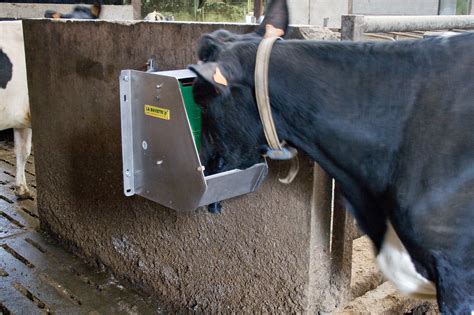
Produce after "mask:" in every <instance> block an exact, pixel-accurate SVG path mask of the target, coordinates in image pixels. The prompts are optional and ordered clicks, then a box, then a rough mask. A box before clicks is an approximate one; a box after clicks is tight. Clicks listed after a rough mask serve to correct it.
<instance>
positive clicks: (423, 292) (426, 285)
mask: <svg viewBox="0 0 474 315" xmlns="http://www.w3.org/2000/svg"><path fill="white" fill-rule="evenodd" d="M376 260H377V264H378V266H379V268H380V270H381V271H382V272H383V274H384V275H385V277H387V279H388V280H390V281H392V282H393V283H394V284H395V285H396V286H397V287H398V289H399V290H400V292H402V293H404V294H407V295H410V296H415V297H423V298H435V297H436V287H435V285H434V283H433V282H431V281H429V280H427V279H426V278H424V277H423V276H422V275H420V274H419V273H418V272H417V271H416V269H415V265H414V264H413V261H412V260H411V258H410V255H409V254H408V251H407V250H406V248H405V246H404V245H403V244H402V242H401V241H400V238H399V237H398V235H397V233H396V232H395V230H394V229H393V226H392V224H391V223H390V222H388V224H387V232H386V233H385V238H384V242H383V244H382V248H381V250H380V252H379V254H378V255H377V258H376Z"/></svg>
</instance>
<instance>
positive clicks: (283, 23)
mask: <svg viewBox="0 0 474 315" xmlns="http://www.w3.org/2000/svg"><path fill="white" fill-rule="evenodd" d="M289 15H290V14H289V12H288V4H287V3H286V0H272V1H271V2H270V3H269V4H268V7H267V9H266V10H265V18H264V19H263V21H262V23H261V24H260V26H259V27H258V29H257V31H256V33H257V34H258V35H260V36H263V37H272V36H278V37H283V36H284V35H285V34H286V33H287V30H288V24H289V20H290V17H289Z"/></svg>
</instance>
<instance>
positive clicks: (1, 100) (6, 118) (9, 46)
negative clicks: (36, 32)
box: [0, 21, 30, 130]
mask: <svg viewBox="0 0 474 315" xmlns="http://www.w3.org/2000/svg"><path fill="white" fill-rule="evenodd" d="M0 34H2V36H0V76H1V77H0V80H1V85H0V130H2V129H6V128H22V127H30V114H29V113H30V110H29V102H28V85H27V79H26V63H25V49H24V43H23V27H22V22H21V21H1V22H0Z"/></svg>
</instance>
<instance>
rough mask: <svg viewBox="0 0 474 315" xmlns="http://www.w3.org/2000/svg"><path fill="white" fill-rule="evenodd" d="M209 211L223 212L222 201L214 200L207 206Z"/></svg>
mask: <svg viewBox="0 0 474 315" xmlns="http://www.w3.org/2000/svg"><path fill="white" fill-rule="evenodd" d="M207 211H209V212H210V213H221V211H222V206H221V203H220V202H214V203H211V204H210V205H208V206H207Z"/></svg>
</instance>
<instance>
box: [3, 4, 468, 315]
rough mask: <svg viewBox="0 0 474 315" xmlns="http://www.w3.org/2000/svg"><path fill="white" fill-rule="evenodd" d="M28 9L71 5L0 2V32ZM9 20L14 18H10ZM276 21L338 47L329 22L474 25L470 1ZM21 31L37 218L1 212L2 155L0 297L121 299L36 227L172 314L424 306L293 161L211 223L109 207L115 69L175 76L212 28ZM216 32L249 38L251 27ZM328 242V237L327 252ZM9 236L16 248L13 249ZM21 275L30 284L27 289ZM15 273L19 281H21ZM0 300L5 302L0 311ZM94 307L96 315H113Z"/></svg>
mask: <svg viewBox="0 0 474 315" xmlns="http://www.w3.org/2000/svg"><path fill="white" fill-rule="evenodd" d="M81 2H83V3H89V4H90V3H93V1H91V0H87V1H81ZM38 3H41V4H42V5H50V4H57V5H63V4H74V3H76V1H69V0H68V1H60V0H56V1H55V0H49V1H32V0H27V1H5V0H0V18H1V17H7V18H11V17H12V16H10V15H9V16H6V14H7V13H8V12H14V13H15V14H17V15H16V16H15V17H18V18H23V17H31V16H27V15H26V13H27V12H32V11H27V9H26V7H20V6H19V4H24V5H30V4H31V5H34V4H38ZM103 4H104V5H105V6H110V7H114V6H116V7H122V9H123V10H122V11H126V14H127V15H126V16H127V17H128V18H127V19H132V18H135V19H136V20H139V19H140V18H141V17H143V16H145V15H146V14H147V13H149V12H151V11H153V10H157V11H159V12H161V13H162V14H164V15H170V16H174V18H175V20H176V21H225V22H245V21H246V17H247V16H257V17H258V16H259V15H260V14H261V12H262V10H263V8H264V6H265V1H263V0H262V1H255V0H252V1H237V0H233V1H232V0H229V1H214V0H207V1H203V0H199V1H197V0H175V1H172V0H144V1H134V0H131V1H121V0H105V1H103ZM11 8H13V9H14V10H13V11H8V10H10V9H11ZM19 8H21V9H19ZM290 9H291V12H292V17H291V19H292V21H293V23H295V24H311V25H314V26H317V27H306V26H297V27H294V28H292V29H291V35H290V36H291V37H292V38H313V39H333V40H334V39H337V38H339V37H340V33H339V30H340V27H341V15H342V14H348V13H354V14H365V15H375V14H390V15H395V14H403V15H423V14H430V15H438V14H441V15H445V14H446V15H450V14H469V13H470V14H472V13H473V11H472V10H473V5H472V1H471V0H420V1H416V3H414V1H411V0H378V1H368V0H366V1H363V0H324V1H323V0H307V1H298V0H291V1H290ZM42 10H43V7H42V8H41V9H40V10H37V11H36V14H41V12H44V11H42ZM137 10H138V11H137ZM132 11H133V12H132ZM2 14H3V15H4V16H2ZM9 14H10V13H9ZM28 14H30V13H28ZM114 14H115V13H114ZM120 14H122V13H120ZM120 16H122V17H123V16H125V15H120ZM37 17H40V16H37ZM117 19H118V18H117ZM322 26H327V27H329V28H330V29H327V28H322ZM24 27H25V44H26V47H25V48H26V52H27V65H28V76H29V78H28V82H29V85H30V87H29V88H30V93H31V106H32V111H33V117H38V120H37V122H36V123H34V124H35V125H34V128H36V131H35V136H34V139H35V140H34V148H35V152H34V155H35V159H36V165H34V164H33V163H34V162H31V163H30V165H29V182H30V183H33V185H35V187H36V185H38V187H40V189H38V199H37V200H38V207H39V208H38V209H37V208H36V204H35V201H36V199H35V200H27V201H24V202H23V203H17V202H15V199H14V198H15V197H14V196H13V194H12V192H11V191H10V190H9V187H8V183H9V181H11V180H12V176H11V174H12V173H13V171H12V165H13V164H14V160H13V159H12V150H11V147H8V146H2V147H1V148H0V153H1V154H0V166H1V169H2V173H1V174H0V205H1V206H2V208H1V211H2V213H1V214H2V216H1V217H0V221H1V222H2V223H4V222H6V223H5V224H6V225H11V226H14V228H12V229H11V230H9V231H10V232H8V233H10V234H9V238H4V239H1V238H0V243H1V244H2V247H1V248H0V252H1V254H2V255H3V256H1V257H10V256H12V255H13V258H11V261H15V259H17V258H18V257H21V259H20V260H21V261H20V262H18V261H15V262H16V263H17V267H15V268H17V269H18V270H19V272H16V273H15V272H13V271H12V272H11V275H13V276H14V277H13V276H11V275H10V276H9V275H8V272H6V271H9V270H10V269H8V268H7V267H5V266H6V265H2V266H0V277H3V278H2V280H3V279H8V281H3V282H2V283H1V284H0V289H1V290H3V291H1V290H0V294H3V293H4V292H8V293H9V294H11V295H10V296H9V297H14V298H15V299H20V297H19V296H20V295H23V296H29V297H31V296H34V297H36V298H38V299H40V298H41V301H40V302H41V303H42V304H41V303H40V302H38V300H35V299H34V298H33V299H32V303H36V305H37V306H38V308H40V309H41V308H42V309H45V308H46V309H49V308H51V309H52V310H54V308H55V307H57V308H56V310H58V309H59V310H64V311H70V312H71V311H74V312H76V311H78V312H79V311H80V310H82V311H84V310H85V309H87V310H89V308H90V310H100V308H99V307H98V306H96V304H94V301H96V300H98V299H102V300H104V299H109V300H114V299H115V298H117V296H116V295H115V294H117V293H116V292H117V290H119V289H120V287H119V285H117V286H114V285H109V280H110V278H107V277H105V276H104V275H103V274H99V275H97V274H96V273H95V271H94V270H95V269H94V270H91V269H90V268H89V269H88V267H84V265H83V264H81V263H79V262H78V261H77V259H76V258H71V256H68V254H66V253H65V252H64V250H62V249H61V248H60V247H59V246H55V245H51V244H50V243H48V242H45V241H44V239H43V238H40V237H39V236H38V234H35V233H34V232H35V231H37V230H38V227H39V224H40V223H39V221H41V226H42V228H43V229H44V230H46V231H48V232H49V233H51V234H52V235H55V236H56V237H57V238H58V239H60V240H61V242H62V243H61V244H62V245H63V246H64V245H65V246H66V247H67V248H68V249H69V250H71V251H73V252H74V253H75V254H76V255H78V256H79V257H82V258H84V259H85V260H87V262H88V263H89V264H93V265H95V267H97V266H98V267H100V268H103V269H104V270H108V271H111V273H112V274H113V275H114V276H115V277H117V278H119V279H121V280H122V281H125V282H126V283H128V284H129V285H130V286H131V287H134V288H138V289H139V290H140V292H141V293H144V292H145V293H148V294H151V295H153V296H154V297H158V298H159V299H160V301H162V302H163V305H166V307H169V308H170V309H174V310H183V309H186V310H190V311H201V312H206V311H208V312H210V311H226V310H231V311H236V312H238V311H251V310H252V309H255V308H257V307H263V308H264V310H267V311H279V312H282V311H287V312H300V311H303V310H323V311H334V310H335V309H337V308H341V307H343V306H346V307H348V308H349V310H362V311H371V312H374V313H379V312H382V311H391V312H406V311H412V310H414V309H418V310H419V311H420V310H427V309H430V307H432V306H431V305H428V304H425V303H418V302H414V301H413V300H411V299H408V298H406V299H405V298H402V297H400V296H399V295H397V294H396V293H395V292H396V291H395V290H394V289H393V288H392V287H391V286H390V285H389V284H387V283H386V282H385V280H384V279H383V278H382V276H381V275H380V273H379V272H378V271H377V270H376V268H375V266H373V264H372V263H371V262H370V258H371V257H370V244H369V243H368V242H367V240H366V239H364V238H360V237H359V236H360V235H358V234H357V233H355V234H352V233H353V232H352V231H351V230H350V229H346V227H347V226H348V227H350V218H349V217H346V216H345V215H344V214H343V212H342V211H341V210H342V209H341V208H337V209H339V210H337V209H336V211H340V212H339V213H338V214H337V215H338V216H337V218H336V220H335V221H334V222H332V218H331V216H330V215H328V214H327V213H328V211H327V210H328V209H330V208H331V203H330V200H328V195H329V197H330V198H331V190H332V182H331V181H330V179H329V178H327V177H325V176H324V174H323V173H322V172H321V170H320V169H318V168H315V169H313V164H312V163H311V162H310V161H309V159H307V158H306V157H302V171H301V174H300V176H299V177H298V179H297V181H296V183H295V184H294V185H292V186H290V187H286V186H281V185H279V184H276V182H277V181H276V178H277V177H278V175H279V173H280V172H282V166H281V165H280V166H278V165H273V166H272V172H271V174H270V179H269V180H268V182H267V184H266V185H265V186H264V187H263V188H262V190H261V191H260V192H258V193H256V194H254V195H251V196H247V197H244V198H238V199H235V200H231V201H229V202H226V204H225V207H226V209H227V210H226V211H225V212H224V213H223V214H222V215H220V216H214V215H211V214H208V213H206V212H205V211H203V210H202V209H201V210H199V211H198V213H197V215H195V216H192V215H190V216H180V215H177V214H176V213H174V212H173V211H170V210H168V209H166V208H163V207H161V206H157V205H156V204H153V203H151V202H148V201H146V200H142V199H139V198H135V199H129V198H125V197H124V196H123V195H122V178H121V156H120V154H121V153H120V149H121V148H120V122H119V121H120V119H119V112H118V110H117V107H118V104H119V100H118V98H119V91H118V77H119V73H120V70H122V69H125V68H139V67H141V66H142V65H143V63H144V62H145V61H146V59H147V58H148V57H149V56H150V55H153V54H154V55H156V56H157V57H158V61H159V64H158V66H159V67H160V68H161V69H164V70H168V69H177V68H183V67H185V66H186V65H187V64H189V63H192V62H194V61H195V55H194V54H195V52H194V47H195V46H196V40H197V38H198V37H199V35H200V34H202V33H205V32H209V31H212V30H215V29H217V28H220V27H221V26H220V25H213V24H193V23H169V24H166V23H163V24H160V23H142V22H139V21H135V22H131V23H129V22H127V23H122V22H117V21H115V22H113V21H108V22H78V21H76V22H68V23H61V22H52V21H45V20H25V23H24ZM228 28H230V29H232V30H233V31H235V32H248V31H250V30H252V28H253V26H251V25H231V26H229V27H228ZM91 34H93V35H92V36H91ZM393 36H395V35H393ZM417 36H418V37H420V35H419V34H418V35H417ZM51 56H67V58H51ZM83 91H88V93H86V94H84V92H83ZM71 108H73V109H74V110H73V111H71ZM51 113H55V116H54V119H51ZM58 130H61V132H58ZM0 139H1V138H0ZM84 148H87V150H84ZM35 166H36V171H38V173H36V171H35ZM283 170H284V168H283ZM9 174H10V175H9ZM315 179H317V180H318V181H319V182H317V183H315ZM318 189H319V190H318ZM315 193H316V194H315ZM270 196H272V197H271V198H270ZM330 198H329V199H330ZM314 204H317V205H318V206H316V207H315V206H314ZM262 209H263V210H262ZM289 209H290V210H289ZM329 213H330V211H329ZM332 223H335V225H334V226H332V225H331V224H332ZM330 226H331V227H330ZM330 228H331V229H333V231H336V232H338V233H339V235H338V236H337V237H333V235H332V234H331V233H330V232H329V230H330ZM223 231H224V232H223ZM11 235H19V237H18V239H15V240H14V239H13V238H11ZM352 239H355V241H354V242H353V243H352ZM25 244H26V245H25ZM28 244H29V245H28ZM329 244H331V245H329ZM27 246H30V247H31V248H29V249H28V248H27ZM37 251H39V252H40V253H42V254H45V255H44V256H45V257H47V259H46V260H45V259H42V258H41V256H40V255H41V254H38V252H37ZM12 253H13V254H12ZM8 255H10V256H8ZM15 257H17V258H15ZM58 257H59V258H60V259H63V260H60V261H61V262H63V263H62V264H61V263H58V261H59V260H58V259H59V258H58ZM68 257H69V258H68ZM48 259H49V261H50V262H48V263H45V261H47V260H48ZM17 260H18V259H17ZM25 261H26V263H25ZM20 264H23V265H25V266H26V267H25V266H23V265H20ZM18 266H19V267H18ZM31 266H33V267H31ZM5 270H6V271H5ZM31 270H37V272H36V274H32V273H31ZM20 273H24V274H29V275H30V276H28V277H27V278H26V281H25V278H21V275H20ZM5 274H7V275H6V276H5ZM8 277H10V278H8ZM57 277H59V278H57ZM68 277H69V278H68ZM10 279H12V280H11V281H10ZM63 279H69V280H68V281H69V282H68V281H66V282H63ZM71 279H74V280H71ZM7 283H12V287H11V288H8V287H7V286H6V285H5V284H7ZM15 283H16V284H15ZM58 286H59V287H61V288H66V289H67V290H66V291H64V290H65V289H58ZM97 287H98V288H100V290H98V289H96V288H97ZM117 288H119V289H117ZM25 290H26V291H25ZM120 290H121V289H120ZM376 290H378V291H376ZM372 291H373V292H374V293H373V295H370V292H372ZM375 291H376V292H375ZM25 292H26V293H25ZM55 292H56V293H55ZM111 292H112V293H111ZM381 292H382V295H380V294H381ZM366 294H369V296H368V297H367V296H366ZM377 294H378V295H377ZM374 296H378V297H379V298H378V299H379V301H378V303H380V300H382V301H383V302H382V304H381V306H380V308H376V306H375V305H373V304H374V302H373V301H374V300H371V299H373V298H374ZM380 296H382V297H380ZM124 300H125V301H127V302H123V303H124V304H122V305H126V308H129V309H130V312H133V311H136V312H138V313H140V311H141V312H148V309H147V308H146V306H145V304H146V303H144V302H143V301H142V300H140V298H138V297H137V296H136V295H134V294H133V293H130V292H128V293H127V294H126V295H125V296H121V301H124ZM0 301H2V303H4V301H3V300H2V299H1V296H0ZM15 301H16V300H15ZM78 301H79V302H80V303H79V302H78ZM394 301H395V302H396V303H394ZM148 302H149V301H148ZM55 303H56V304H55ZM384 303H385V304H384ZM391 303H392V304H391ZM4 304H5V303H4ZM5 305H7V304H5ZM23 305H27V304H26V303H25V304H23ZM41 305H43V306H42V307H40V306H41ZM45 305H46V306H45ZM58 305H59V306H58ZM133 305H135V306H136V307H135V309H134V308H133ZM7 306H8V305H7ZM60 307H63V308H60ZM102 307H103V311H104V312H105V313H107V312H109V313H115V312H113V311H111V310H110V309H109V308H105V307H104V306H102ZM364 307H369V308H368V309H363V308H364ZM28 310H30V309H28ZM113 310H115V311H116V312H118V311H119V310H120V309H113ZM0 311H2V309H1V305H0ZM29 313H34V312H29Z"/></svg>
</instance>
